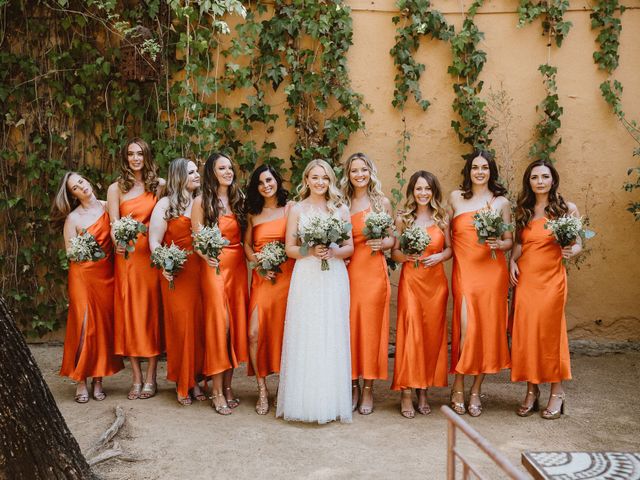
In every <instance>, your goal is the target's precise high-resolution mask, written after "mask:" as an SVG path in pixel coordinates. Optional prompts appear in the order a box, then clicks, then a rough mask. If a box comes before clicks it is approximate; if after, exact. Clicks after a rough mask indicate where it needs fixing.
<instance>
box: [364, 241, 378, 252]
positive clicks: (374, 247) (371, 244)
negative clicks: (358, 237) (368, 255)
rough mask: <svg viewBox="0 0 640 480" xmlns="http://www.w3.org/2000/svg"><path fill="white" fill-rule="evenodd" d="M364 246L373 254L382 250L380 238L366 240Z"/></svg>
mask: <svg viewBox="0 0 640 480" xmlns="http://www.w3.org/2000/svg"><path fill="white" fill-rule="evenodd" d="M366 244H367V245H368V246H369V248H370V249H371V251H373V252H379V251H380V250H382V239H381V238H376V239H372V240H367V241H366Z"/></svg>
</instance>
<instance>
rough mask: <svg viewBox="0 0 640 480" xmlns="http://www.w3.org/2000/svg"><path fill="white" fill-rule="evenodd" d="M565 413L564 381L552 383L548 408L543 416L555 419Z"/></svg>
mask: <svg viewBox="0 0 640 480" xmlns="http://www.w3.org/2000/svg"><path fill="white" fill-rule="evenodd" d="M563 413H564V388H562V382H557V383H552V384H551V395H550V396H549V402H548V403H547V408H545V409H544V411H543V412H542V416H543V417H544V418H546V419H549V420H553V419H556V418H560V415H561V414H563Z"/></svg>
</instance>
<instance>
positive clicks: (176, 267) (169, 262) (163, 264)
mask: <svg viewBox="0 0 640 480" xmlns="http://www.w3.org/2000/svg"><path fill="white" fill-rule="evenodd" d="M190 254H191V252H189V251H187V250H184V249H182V248H180V247H179V246H177V245H176V244H175V243H173V242H171V245H170V246H168V247H167V246H166V245H162V246H160V247H158V248H156V249H155V250H154V251H153V252H152V253H151V266H152V267H155V268H158V269H160V270H164V271H165V272H167V273H168V274H170V275H172V276H173V277H175V276H176V275H178V272H179V271H180V270H182V267H183V266H184V264H185V262H186V261H187V257H188V256H189V255H190ZM169 288H170V289H171V290H173V289H174V288H175V285H174V283H173V280H171V281H169Z"/></svg>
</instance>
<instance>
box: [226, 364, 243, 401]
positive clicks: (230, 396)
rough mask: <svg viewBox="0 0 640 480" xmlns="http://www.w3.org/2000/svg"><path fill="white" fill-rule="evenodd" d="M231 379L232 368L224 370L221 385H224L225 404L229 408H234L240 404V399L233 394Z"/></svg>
mask: <svg viewBox="0 0 640 480" xmlns="http://www.w3.org/2000/svg"><path fill="white" fill-rule="evenodd" d="M232 380H233V368H230V369H229V370H225V372H224V374H223V377H222V385H223V387H224V396H225V398H226V399H227V404H228V405H229V406H230V407H231V408H236V407H237V406H238V405H240V399H238V398H236V397H235V396H234V395H233V390H231V381H232Z"/></svg>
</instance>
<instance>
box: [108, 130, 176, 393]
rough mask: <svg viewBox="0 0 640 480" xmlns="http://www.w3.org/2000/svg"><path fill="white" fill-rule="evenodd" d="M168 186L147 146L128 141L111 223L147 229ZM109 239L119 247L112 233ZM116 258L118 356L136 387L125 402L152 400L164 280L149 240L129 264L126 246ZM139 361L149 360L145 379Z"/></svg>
mask: <svg viewBox="0 0 640 480" xmlns="http://www.w3.org/2000/svg"><path fill="white" fill-rule="evenodd" d="M164 185H165V181H164V179H162V178H159V177H158V174H157V166H156V164H155V163H154V161H153V158H152V156H151V149H150V148H149V145H148V144H147V142H145V141H144V140H142V139H141V138H133V139H131V140H129V141H128V142H127V143H126V144H125V146H124V148H123V149H122V154H121V160H120V176H119V177H118V180H117V181H116V182H114V183H112V184H111V185H110V186H109V190H108V192H107V203H108V208H109V216H110V217H111V222H112V223H113V222H114V221H116V220H118V219H119V218H121V217H125V216H127V215H131V217H132V218H133V219H135V220H137V221H138V222H141V223H143V224H145V225H146V226H147V228H148V227H149V220H150V219H151V212H152V211H153V207H155V205H156V202H157V199H158V198H159V197H160V196H161V192H162V190H163V189H164ZM111 238H112V239H113V240H114V243H115V238H114V237H113V232H112V234H111ZM115 252H116V256H115V297H114V298H115V324H114V338H115V351H116V353H117V354H118V355H122V356H128V357H129V361H130V362H131V370H132V374H133V381H132V385H131V389H130V390H129V393H128V395H127V398H128V399H129V400H135V399H137V398H142V399H145V398H151V397H153V396H154V395H155V394H156V390H157V383H156V370H157V365H158V355H160V354H161V353H162V334H161V321H162V312H161V304H160V277H159V276H158V272H156V271H155V270H154V269H153V268H152V267H151V265H150V262H149V255H150V254H151V252H150V250H149V240H148V237H147V235H138V240H137V241H136V244H135V250H134V251H133V252H131V253H130V254H129V258H128V259H126V260H125V258H124V253H125V248H124V247H123V246H122V245H116V249H115ZM141 359H147V372H146V375H145V377H144V378H143V376H142V369H141V367H140V360H141Z"/></svg>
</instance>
